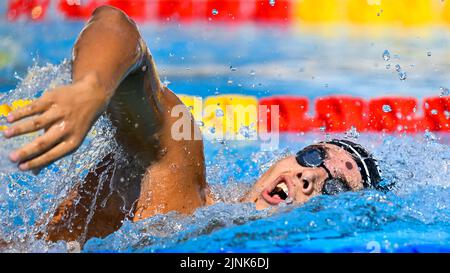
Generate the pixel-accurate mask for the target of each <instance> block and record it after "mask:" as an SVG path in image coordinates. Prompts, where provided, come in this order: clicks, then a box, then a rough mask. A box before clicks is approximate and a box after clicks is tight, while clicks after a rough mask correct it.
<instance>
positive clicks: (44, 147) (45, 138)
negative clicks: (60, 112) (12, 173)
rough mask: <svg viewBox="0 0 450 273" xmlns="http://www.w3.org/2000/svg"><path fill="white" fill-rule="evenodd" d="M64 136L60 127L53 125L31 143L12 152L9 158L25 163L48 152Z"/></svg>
mask: <svg viewBox="0 0 450 273" xmlns="http://www.w3.org/2000/svg"><path fill="white" fill-rule="evenodd" d="M64 136H65V135H64V134H63V133H62V131H61V130H60V129H59V128H58V127H56V126H53V127H51V128H50V129H49V130H48V131H47V132H46V133H45V134H43V135H42V136H40V137H38V138H36V139H35V140H33V141H32V142H31V143H29V144H27V145H25V146H23V147H22V148H20V149H18V150H16V151H14V152H12V153H11V154H10V155H9V159H10V160H11V161H13V162H22V164H23V162H25V161H27V160H29V159H31V158H34V157H36V156H39V155H41V154H43V153H45V152H47V151H48V150H49V149H51V148H52V147H54V146H55V145H57V144H58V142H60V141H61V140H62V139H63V138H64Z"/></svg>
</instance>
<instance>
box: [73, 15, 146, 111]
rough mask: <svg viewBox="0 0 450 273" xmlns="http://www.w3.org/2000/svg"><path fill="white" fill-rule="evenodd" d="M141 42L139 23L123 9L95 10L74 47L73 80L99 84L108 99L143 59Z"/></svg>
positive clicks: (143, 52) (106, 99) (143, 51)
mask: <svg viewBox="0 0 450 273" xmlns="http://www.w3.org/2000/svg"><path fill="white" fill-rule="evenodd" d="M142 45H143V42H142V40H141V36H140V34H139V31H138V30H137V27H136V25H135V24H134V23H133V22H132V21H131V20H130V19H129V18H128V17H127V16H126V15H125V14H124V13H123V12H121V11H119V10H117V9H115V8H112V7H109V6H104V7H100V8H98V9H96V10H95V12H94V13H93V15H92V17H91V19H90V20H89V22H88V23H87V24H86V26H85V28H84V29H83V31H82V32H81V34H80V36H79V37H78V39H77V42H76V43H75V46H74V48H73V70H72V73H73V75H72V79H73V82H74V83H76V82H79V81H82V80H87V81H89V82H90V83H92V84H94V85H97V87H98V89H99V90H102V93H103V94H102V95H104V99H105V101H106V102H107V101H109V100H110V99H111V97H112V96H113V95H114V91H115V90H116V89H117V87H118V86H119V84H120V82H121V81H122V80H123V79H124V78H125V77H126V76H127V74H128V73H129V72H131V71H132V70H133V68H135V67H136V66H137V65H138V64H139V62H141V60H142V59H143V57H144V54H145V49H144V48H142ZM99 95H100V94H99Z"/></svg>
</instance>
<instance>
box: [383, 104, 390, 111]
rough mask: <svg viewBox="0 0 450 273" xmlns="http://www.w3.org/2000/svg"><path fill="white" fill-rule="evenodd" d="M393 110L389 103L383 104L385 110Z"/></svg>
mask: <svg viewBox="0 0 450 273" xmlns="http://www.w3.org/2000/svg"><path fill="white" fill-rule="evenodd" d="M391 111H392V108H391V106H390V105H388V104H385V105H383V112H385V113H389V112H391Z"/></svg>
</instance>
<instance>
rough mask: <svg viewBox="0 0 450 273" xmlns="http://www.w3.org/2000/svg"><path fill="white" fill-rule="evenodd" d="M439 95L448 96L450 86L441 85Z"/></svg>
mask: <svg viewBox="0 0 450 273" xmlns="http://www.w3.org/2000/svg"><path fill="white" fill-rule="evenodd" d="M439 91H440V92H439V97H445V96H448V95H450V91H449V90H448V88H446V87H442V86H441V87H440V88H439Z"/></svg>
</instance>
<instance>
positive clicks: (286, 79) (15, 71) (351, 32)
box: [0, 0, 450, 98]
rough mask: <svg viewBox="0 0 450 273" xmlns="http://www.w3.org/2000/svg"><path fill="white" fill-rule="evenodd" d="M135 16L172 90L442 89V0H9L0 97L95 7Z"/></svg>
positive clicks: (447, 15)
mask: <svg viewBox="0 0 450 273" xmlns="http://www.w3.org/2000/svg"><path fill="white" fill-rule="evenodd" d="M103 4H110V5H114V6H117V7H119V8H121V9H122V10H124V11H125V12H126V13H127V14H128V15H130V16H131V17H132V18H134V19H135V20H136V22H137V23H138V25H139V27H140V30H141V32H142V34H143V36H144V37H145V40H146V42H147V44H148V46H149V48H150V50H151V51H152V54H153V55H154V57H155V59H156V62H157V65H158V67H159V72H160V75H161V79H162V80H163V81H164V82H165V84H167V85H169V87H170V88H172V89H173V90H174V91H175V92H176V93H179V94H188V95H198V96H203V97H204V96H209V95H215V94H229V93H238V94H248V95H254V96H257V97H265V96H269V95H274V94H275V95H276V94H288V95H293V94H296V95H297V94H301V95H304V96H307V97H309V98H315V97H317V96H324V95H328V94H348V95H356V96H361V97H364V98H368V97H373V96H383V95H406V96H415V97H418V98H421V97H423V96H437V95H439V94H440V92H442V90H446V88H447V87H448V86H449V85H450V84H449V81H450V79H449V77H448V76H449V75H450V73H448V71H447V69H448V64H449V60H450V51H448V50H447V47H448V45H449V41H450V36H449V33H450V32H449V30H450V3H449V1H444V0H134V1H131V0H9V1H2V2H1V3H0V13H1V19H0V91H3V92H4V91H8V90H10V89H14V87H15V86H16V84H17V83H18V81H19V80H20V79H21V78H22V77H24V76H25V75H26V73H27V69H28V68H30V67H31V66H32V65H33V64H39V65H45V64H46V63H52V64H58V63H60V62H61V61H62V60H63V59H64V58H70V56H71V55H70V54H71V48H72V46H73V44H74V42H75V40H76V37H77V35H78V33H79V32H80V31H81V29H82V27H83V24H84V23H85V21H86V20H87V18H89V16H90V14H91V12H92V11H93V10H94V9H95V7H97V6H100V5H103Z"/></svg>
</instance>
